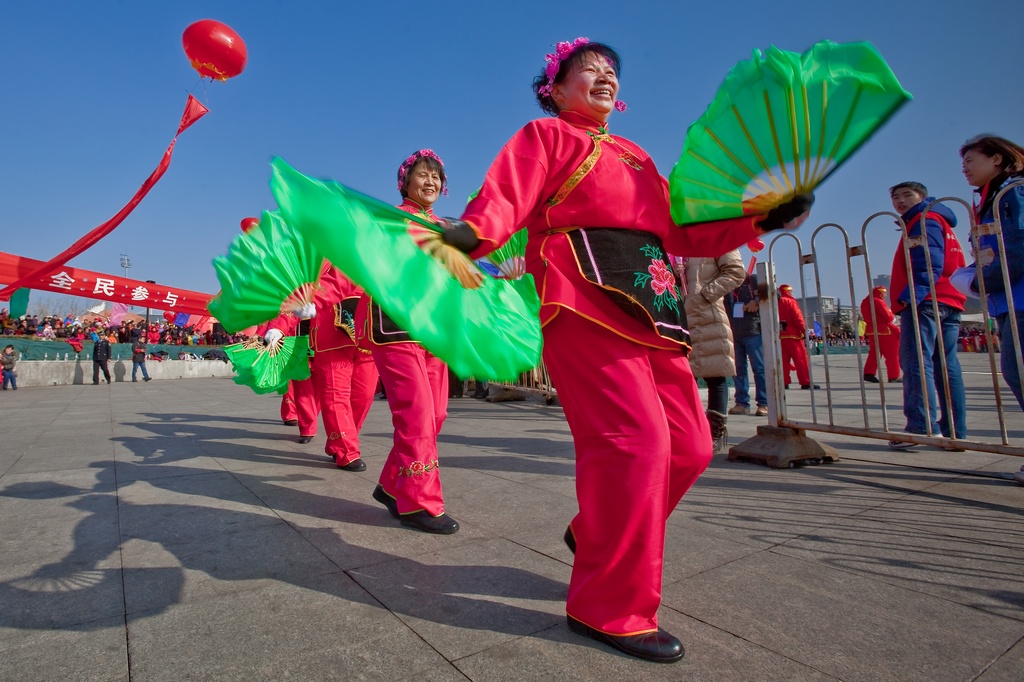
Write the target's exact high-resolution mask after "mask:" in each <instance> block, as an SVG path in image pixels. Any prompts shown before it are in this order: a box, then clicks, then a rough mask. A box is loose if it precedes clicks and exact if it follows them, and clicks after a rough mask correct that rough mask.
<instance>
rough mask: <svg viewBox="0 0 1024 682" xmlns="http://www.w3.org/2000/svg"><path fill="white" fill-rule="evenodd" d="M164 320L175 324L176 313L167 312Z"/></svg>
mask: <svg viewBox="0 0 1024 682" xmlns="http://www.w3.org/2000/svg"><path fill="white" fill-rule="evenodd" d="M164 319H165V320H167V321H168V322H174V313H172V312H171V311H170V310H165V311H164Z"/></svg>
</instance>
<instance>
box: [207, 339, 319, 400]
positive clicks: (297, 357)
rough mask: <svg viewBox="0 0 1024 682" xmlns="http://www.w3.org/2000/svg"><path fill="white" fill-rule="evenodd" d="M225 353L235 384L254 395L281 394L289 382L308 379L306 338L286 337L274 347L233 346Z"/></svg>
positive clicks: (255, 344) (250, 343) (247, 343)
mask: <svg viewBox="0 0 1024 682" xmlns="http://www.w3.org/2000/svg"><path fill="white" fill-rule="evenodd" d="M224 352H225V353H226V354H227V356H228V359H229V360H230V361H231V367H232V368H233V369H234V370H235V374H236V376H235V383H236V384H241V385H243V386H248V387H249V388H251V389H252V390H254V391H255V392H256V393H260V394H263V393H272V392H275V391H276V392H277V393H284V392H285V391H287V390H288V382H289V381H293V380H294V381H302V380H303V379H308V378H309V376H310V374H309V337H307V336H285V337H283V338H281V339H279V340H278V341H277V342H276V343H274V344H271V345H265V344H263V343H262V342H261V341H247V342H243V343H234V344H231V345H230V346H225V347H224Z"/></svg>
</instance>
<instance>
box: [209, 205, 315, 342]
mask: <svg viewBox="0 0 1024 682" xmlns="http://www.w3.org/2000/svg"><path fill="white" fill-rule="evenodd" d="M322 263H323V256H322V255H320V253H319V252H318V251H317V250H316V249H315V248H314V247H313V244H312V243H311V242H310V241H309V240H308V239H303V238H302V237H301V236H300V235H299V234H298V233H297V232H296V231H295V230H294V229H292V228H291V226H289V225H288V224H287V223H286V222H285V221H284V219H283V218H282V217H281V215H280V213H278V212H276V211H275V212H271V211H264V212H263V216H262V217H261V218H260V224H259V226H258V227H257V228H255V229H253V230H251V231H250V232H247V233H245V234H241V235H238V236H237V237H235V239H234V241H232V243H231V247H230V248H229V249H228V253H227V255H226V256H218V257H216V258H215V259H214V260H213V267H214V269H215V270H216V271H217V280H218V281H219V282H220V286H221V292H220V294H218V295H217V296H216V297H215V298H214V299H213V300H212V301H210V303H209V305H208V308H209V310H210V313H211V314H212V315H213V316H214V317H216V318H217V320H218V321H219V322H220V323H221V324H222V325H224V328H225V329H227V330H228V331H230V332H235V331H239V330H241V329H246V328H248V327H252V326H254V325H258V324H260V323H261V322H266V321H267V320H270V319H273V318H275V317H277V316H278V315H280V314H281V313H284V312H289V311H291V310H293V309H294V308H296V307H298V306H300V305H303V304H306V303H312V302H313V296H314V294H315V293H316V287H317V281H318V280H319V278H320V267H321V265H322Z"/></svg>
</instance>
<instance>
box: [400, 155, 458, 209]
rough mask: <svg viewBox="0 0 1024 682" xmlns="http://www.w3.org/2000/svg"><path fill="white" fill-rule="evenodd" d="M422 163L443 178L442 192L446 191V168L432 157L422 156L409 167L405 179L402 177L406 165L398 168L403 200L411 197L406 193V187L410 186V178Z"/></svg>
mask: <svg viewBox="0 0 1024 682" xmlns="http://www.w3.org/2000/svg"><path fill="white" fill-rule="evenodd" d="M420 163H425V164H427V170H431V171H434V172H436V173H437V174H438V176H439V177H440V178H441V190H442V191H444V188H445V187H446V186H447V185H448V176H446V175H445V174H444V166H443V165H442V164H441V162H440V161H438V160H437V159H435V158H434V157H432V156H420V157H419V158H418V159H416V160H415V161H413V163H412V165H411V166H409V168H408V170H406V171H405V177H404V178H403V177H402V166H404V165H405V164H404V163H403V164H402V166H399V167H398V182H400V183H401V184H402V189H401V190H399V191H400V192H401V193H402V198H403V199H405V198H406V197H408V196H409V195H408V193H406V191H405V187H406V185H408V184H409V178H410V176H412V172H413V171H414V170H416V166H418V165H420Z"/></svg>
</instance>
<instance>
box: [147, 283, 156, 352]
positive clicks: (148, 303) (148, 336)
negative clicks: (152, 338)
mask: <svg viewBox="0 0 1024 682" xmlns="http://www.w3.org/2000/svg"><path fill="white" fill-rule="evenodd" d="M146 284H156V280H155V279H147V280H146ZM146 301H147V303H146V335H147V336H146V338H147V340H148V339H149V303H148V301H149V299H148V298H147V299H146Z"/></svg>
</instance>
